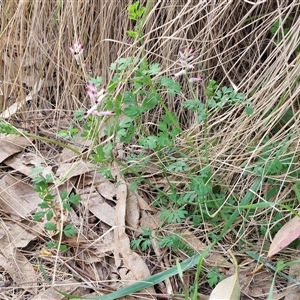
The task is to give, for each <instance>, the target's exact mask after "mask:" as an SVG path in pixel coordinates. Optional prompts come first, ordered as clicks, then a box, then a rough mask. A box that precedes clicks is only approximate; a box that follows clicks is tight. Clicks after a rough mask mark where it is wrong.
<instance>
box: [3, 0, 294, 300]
mask: <svg viewBox="0 0 300 300" xmlns="http://www.w3.org/2000/svg"><path fill="white" fill-rule="evenodd" d="M126 2H127V1H110V0H102V1H85V0H83V1H82V0H79V1H17V0H7V1H3V3H2V7H1V40H0V49H1V53H2V60H0V70H1V71H0V72H1V90H2V95H0V106H1V108H2V110H5V109H6V108H7V107H9V106H11V105H12V104H13V103H15V102H20V103H21V102H24V99H25V97H26V95H27V94H28V93H29V92H30V91H32V89H33V87H34V85H35V84H37V83H38V82H39V81H40V80H41V79H42V80H43V84H42V86H41V89H40V90H39V91H38V93H36V94H35V95H34V96H33V98H32V100H30V101H29V102H28V103H26V105H25V106H23V107H22V109H20V110H19V111H18V113H17V114H15V115H14V116H12V117H11V119H8V121H11V122H12V123H14V124H16V125H18V126H21V127H26V128H29V129H30V131H31V132H35V133H40V132H41V130H47V131H50V132H52V133H53V134H55V133H57V132H58V131H59V130H60V129H62V128H66V127H67V126H68V125H69V123H70V120H71V119H72V117H73V113H74V111H75V110H77V109H79V108H81V107H82V106H86V107H88V102H89V100H88V99H87V96H86V93H85V76H84V75H85V74H84V73H83V71H82V70H81V69H80V68H78V66H77V65H76V63H75V61H74V59H73V57H72V55H71V53H70V52H69V50H68V45H70V44H72V43H73V42H74V41H75V40H79V41H81V42H82V43H83V44H84V46H85V50H84V57H85V61H86V64H87V68H86V69H87V70H88V71H89V72H90V74H91V75H93V76H99V75H101V76H103V81H104V82H105V83H108V81H109V80H110V78H112V75H113V74H112V73H111V71H110V70H109V66H110V64H111V63H112V62H114V61H115V60H116V59H117V58H119V57H128V56H137V57H140V56H141V55H142V53H143V51H142V50H145V52H146V55H147V58H148V59H149V61H150V62H158V63H160V64H161V66H162V70H163V71H162V74H164V75H166V76H170V75H171V74H172V73H174V71H175V70H176V68H177V66H176V64H175V61H176V58H177V52H178V49H179V48H180V47H184V46H187V45H191V46H193V47H194V48H195V51H196V53H197V55H196V58H195V64H196V65H198V66H199V69H197V70H196V71H194V73H193V75H198V76H199V75H204V76H205V78H206V79H205V80H204V82H203V83H202V84H200V85H198V86H196V85H195V93H196V95H197V96H198V98H199V99H201V101H203V102H205V101H206V96H205V87H206V85H207V83H208V80H209V79H215V80H217V82H218V83H220V86H223V85H226V86H232V87H234V89H236V90H238V91H239V92H242V93H244V94H245V95H246V96H247V98H248V99H249V100H251V102H252V103H253V108H254V113H253V114H252V115H251V116H249V117H245V114H244V113H243V112H242V111H241V110H240V109H237V108H236V107H232V108H229V109H228V110H226V111H224V112H222V113H219V114H217V115H214V117H213V118H211V119H209V120H208V123H207V132H208V139H206V140H205V138H204V137H205V136H204V133H203V132H204V129H203V127H202V125H199V124H197V123H196V121H195V116H194V114H193V113H191V112H187V111H186V110H185V109H183V107H182V103H183V101H184V100H186V99H189V98H191V97H192V95H190V94H189V89H188V86H185V85H184V86H183V93H182V94H181V95H178V96H176V97H175V98H171V97H169V96H167V95H166V97H165V99H164V101H165V104H166V105H167V107H168V108H169V109H170V110H171V111H174V112H176V114H177V115H178V116H179V120H180V123H181V124H182V127H183V128H184V129H185V133H186V135H187V136H189V137H190V139H191V140H192V141H193V142H194V146H195V147H196V148H197V151H198V154H197V155H195V154H194V153H193V152H190V155H191V159H193V160H194V161H195V163H194V164H195V168H197V165H200V167H201V165H202V164H204V163H205V160H204V159H203V157H205V150H204V149H205V147H206V146H207V144H208V145H209V156H208V157H207V159H208V161H209V164H210V166H211V168H212V170H213V171H214V175H215V176H216V177H217V178H219V179H220V180H221V182H222V186H223V187H224V189H225V190H226V191H227V200H228V199H229V197H230V196H231V195H234V196H235V197H236V198H237V199H240V198H241V197H242V196H243V195H244V194H245V193H246V192H247V191H248V189H249V187H250V186H251V184H252V182H253V180H254V176H252V175H253V174H251V172H250V173H249V174H247V175H245V174H244V173H243V170H244V168H245V167H246V166H248V165H250V164H251V163H253V162H255V161H256V160H257V158H258V157H259V155H260V154H261V152H262V149H263V147H265V142H264V139H265V137H266V136H268V137H269V138H270V140H269V141H268V142H267V144H271V143H273V144H276V145H278V147H279V146H280V145H281V144H282V145H285V147H286V151H285V154H287V153H289V154H291V155H294V156H295V157H296V158H297V162H298V161H299V159H298V153H299V150H300V149H299V148H300V145H299V126H300V124H299V95H300V84H299V74H300V53H299V51H298V52H297V51H296V48H297V47H299V43H300V38H299V28H300V4H299V2H298V1H296V0H294V1H284V0H283V1H259V2H260V4H257V5H256V4H250V1H242V0H239V1H219V2H220V3H218V4H213V3H214V2H218V1H184V0H176V1H175V0H169V1H167V0H163V1H153V6H152V8H151V10H150V12H149V15H148V17H147V20H146V24H145V26H144V34H145V35H144V44H143V46H140V45H139V44H137V43H134V42H133V41H132V39H131V38H130V37H128V36H127V35H126V30H128V29H132V26H133V25H132V22H130V21H129V20H128V16H127V9H126V8H127V6H128V3H126ZM141 2H143V3H146V1H141ZM253 2H254V1H253ZM278 19H280V20H281V23H283V22H286V26H288V27H289V28H290V34H289V35H288V36H286V37H284V38H282V39H281V40H280V41H279V43H278V44H277V45H276V47H275V42H276V37H274V36H273V35H272V34H270V29H271V27H272V26H273V25H274V23H275V21H277V20H278ZM281 30H282V31H283V28H281ZM125 90H126V85H125V84H124V86H120V87H119V91H120V92H121V91H122V92H123V91H125ZM274 108H276V109H274ZM287 111H292V112H293V118H292V119H291V120H290V121H289V122H288V123H287V124H282V125H281V127H280V128H279V129H278V128H277V127H276V125H278V122H279V120H281V119H282V117H283V116H284V114H285V113H286V112H287ZM162 113H163V109H162V108H161V107H159V108H157V109H156V110H155V111H153V112H151V114H150V113H149V114H148V115H147V116H146V118H145V120H144V122H145V123H146V122H149V124H151V123H154V124H155V123H156V122H157V121H158V120H159V117H160V116H161V115H162ZM275 127H276V128H277V129H276V130H275ZM178 144H180V145H181V147H182V148H183V149H189V147H190V145H186V141H185V140H178ZM43 147H44V148H45V147H46V146H45V145H44V144H41V145H39V144H36V149H37V150H38V151H43V149H44V148H43ZM250 147H252V149H251V150H249V149H250ZM48 150H49V145H47V151H48ZM275 150H276V149H274V153H275V152H276V151H275ZM48 153H51V154H50V155H51V156H53V155H54V154H53V153H57V149H56V148H55V149H52V150H51V151H50V152H48ZM47 155H49V154H46V152H45V159H46V160H48V161H49V160H50V155H49V157H47ZM274 155H275V154H274ZM198 167H199V166H198ZM295 168H296V169H299V166H298V165H296V166H295ZM273 179H274V180H275V181H276V182H278V183H279V184H281V186H280V188H279V190H278V193H277V194H276V195H275V196H274V198H273V199H272V201H274V202H276V203H278V202H280V201H284V200H286V199H291V198H295V197H294V194H293V192H292V187H293V183H295V182H296V181H297V178H293V177H291V176H289V175H288V174H283V175H281V176H277V177H274V178H273ZM176 180H178V177H177V178H176ZM179 182H180V183H181V184H182V183H184V178H180V180H179ZM263 188H266V187H265V186H263ZM263 188H262V190H261V191H259V192H258V193H257V197H258V198H259V197H264V195H265V190H263ZM297 205H298V204H297ZM293 208H294V209H297V208H298V206H295V207H293ZM273 214H274V212H273V211H271V209H269V211H264V212H262V213H261V212H257V220H259V221H260V220H263V219H265V218H266V219H267V220H271V218H272V215H273ZM238 224H242V220H240V221H237V227H238V226H239V225H238ZM84 226H85V225H84ZM182 226H183V225H182ZM244 226H245V228H244V229H243V232H240V236H239V239H247V238H248V237H249V239H250V237H251V240H252V241H254V240H255V239H256V240H257V241H259V240H260V237H259V234H258V233H257V229H256V230H254V229H253V227H252V226H253V224H252V223H251V224H250V223H249V222H245V224H244ZM269 226H270V227H272V226H273V224H271V223H270V225H269ZM165 230H166V231H167V230H168V229H167V228H166V229H165ZM208 231H209V225H206V224H204V225H203V228H201V230H199V231H198V232H197V230H196V234H198V235H202V233H201V232H208ZM205 236H206V235H205ZM234 238H235V236H230V235H228V237H227V241H226V240H224V247H225V248H230V247H231V246H232V245H236V244H237V243H238V242H237V240H234ZM226 243H227V245H226ZM260 243H261V242H258V244H257V245H254V246H253V245H252V246H253V247H254V248H257V249H259V247H260V246H261V244H260ZM249 247H250V246H249ZM250 248H251V247H250ZM70 255H71V254H70ZM74 255H75V254H74ZM78 259H79V258H78ZM108 261H109V259H108ZM108 263H111V261H109V262H108ZM153 263H155V262H153ZM58 265H59V266H60V269H59V270H57V276H58V278H60V279H63V278H64V276H65V272H66V274H67V273H68V272H69V271H68V270H69V269H68V268H66V267H65V264H64V263H62V262H60V263H59V264H58ZM95 265H96V264H95ZM50 268H51V265H50ZM95 268H96V267H95ZM94 271H95V270H94ZM95 272H96V271H95ZM0 295H1V296H0V297H3V299H17V298H16V296H15V295H13V294H11V293H10V290H7V291H3V292H2V291H1V292H0ZM14 297H15V298H14ZM17 297H18V299H30V298H26V296H24V295H21V294H18V295H17ZM147 299H148V298H147Z"/></svg>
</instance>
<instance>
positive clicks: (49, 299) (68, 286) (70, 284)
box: [31, 279, 78, 300]
mask: <svg viewBox="0 0 300 300" xmlns="http://www.w3.org/2000/svg"><path fill="white" fill-rule="evenodd" d="M76 289H78V282H77V281H76V280H74V279H71V280H68V281H65V282H64V283H63V285H61V286H60V285H57V286H55V287H50V288H48V289H47V290H45V291H42V292H41V293H39V294H38V295H36V296H34V297H33V298H31V300H63V299H66V298H65V296H64V295H62V294H60V293H58V292H57V290H58V291H61V292H63V293H67V294H70V293H74V291H75V290H76ZM76 294H77V293H76Z"/></svg>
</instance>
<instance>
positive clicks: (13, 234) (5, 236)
mask: <svg viewBox="0 0 300 300" xmlns="http://www.w3.org/2000/svg"><path fill="white" fill-rule="evenodd" d="M20 224H22V223H20ZM22 225H23V226H20V225H18V224H17V223H15V222H12V221H2V222H1V225H0V249H4V248H7V247H13V248H23V247H26V246H27V245H28V243H29V242H30V241H32V240H33V239H35V238H36V237H37V235H40V234H42V233H43V227H42V225H41V224H35V225H33V224H30V225H27V224H22ZM29 226H30V227H29ZM25 228H28V230H26V229H25Z"/></svg>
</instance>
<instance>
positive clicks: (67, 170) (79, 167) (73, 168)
mask: <svg viewBox="0 0 300 300" xmlns="http://www.w3.org/2000/svg"><path fill="white" fill-rule="evenodd" d="M92 168H94V166H93V165H92V164H89V163H86V162H84V161H77V162H74V163H63V164H60V165H59V168H58V169H57V171H56V176H57V177H59V178H61V179H63V178H68V179H69V178H71V177H74V176H78V175H82V174H85V173H87V172H90V171H91V169H92Z"/></svg>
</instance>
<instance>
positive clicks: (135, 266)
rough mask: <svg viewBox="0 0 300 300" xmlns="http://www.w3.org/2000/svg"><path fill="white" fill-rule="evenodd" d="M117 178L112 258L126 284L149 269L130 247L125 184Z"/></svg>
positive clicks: (143, 275)
mask: <svg viewBox="0 0 300 300" xmlns="http://www.w3.org/2000/svg"><path fill="white" fill-rule="evenodd" d="M115 171H116V170H115ZM117 178H118V180H117V182H118V183H117V190H116V197H117V205H116V215H115V229H114V237H115V248H114V259H115V263H116V267H117V269H118V271H119V274H120V276H121V279H122V281H123V282H124V283H125V284H127V285H128V284H130V283H132V282H135V281H139V280H143V279H145V278H147V277H149V276H150V271H149V269H148V267H147V265H146V263H145V261H144V259H143V258H141V257H140V256H139V255H138V254H137V253H135V252H134V251H132V250H131V249H130V241H129V237H128V236H127V234H126V232H125V215H126V201H127V185H126V183H125V182H123V181H122V180H121V178H120V176H117ZM147 291H148V292H150V293H154V292H155V291H154V288H153V287H151V288H149V289H147Z"/></svg>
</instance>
